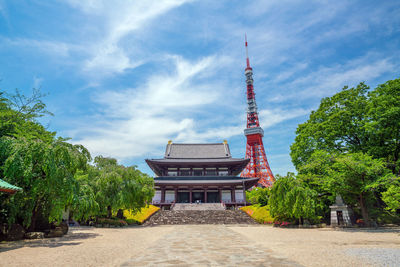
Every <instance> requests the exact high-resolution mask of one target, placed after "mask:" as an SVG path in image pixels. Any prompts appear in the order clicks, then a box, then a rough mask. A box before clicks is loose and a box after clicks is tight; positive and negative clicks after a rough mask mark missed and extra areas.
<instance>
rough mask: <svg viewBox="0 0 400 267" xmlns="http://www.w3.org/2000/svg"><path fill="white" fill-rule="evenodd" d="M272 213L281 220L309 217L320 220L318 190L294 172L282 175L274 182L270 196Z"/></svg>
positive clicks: (309, 218) (300, 221) (314, 220)
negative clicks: (307, 184)
mask: <svg viewBox="0 0 400 267" xmlns="http://www.w3.org/2000/svg"><path fill="white" fill-rule="evenodd" d="M269 207H270V213H271V215H272V216H273V217H276V218H277V219H279V220H291V221H294V220H298V222H299V224H302V222H303V220H305V219H307V220H310V221H312V222H318V216H317V213H316V210H317V202H316V192H315V191H313V190H311V189H310V188H308V187H307V186H305V185H304V184H302V183H301V182H300V181H299V180H297V179H296V177H295V176H294V174H292V173H288V175H287V176H284V177H280V178H279V179H277V181H276V182H275V183H274V185H273V187H272V189H271V191H270V198H269Z"/></svg>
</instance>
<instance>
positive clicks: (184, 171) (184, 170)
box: [179, 168, 190, 176]
mask: <svg viewBox="0 0 400 267" xmlns="http://www.w3.org/2000/svg"><path fill="white" fill-rule="evenodd" d="M179 175H180V176H190V168H180V169H179Z"/></svg>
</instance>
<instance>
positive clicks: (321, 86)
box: [271, 54, 399, 102]
mask: <svg viewBox="0 0 400 267" xmlns="http://www.w3.org/2000/svg"><path fill="white" fill-rule="evenodd" d="M375 56H376V55H374V56H372V55H370V54H367V55H366V56H364V57H361V58H358V59H355V60H350V61H348V62H346V63H344V64H335V65H333V66H330V67H327V66H323V67H320V68H318V69H317V70H315V71H309V72H308V74H305V75H304V76H300V77H298V78H295V79H293V80H292V81H290V82H288V83H287V84H286V85H285V87H286V88H288V91H287V92H286V93H285V94H278V95H275V96H274V97H272V98H271V101H273V102H283V101H287V100H291V99H297V100H304V99H310V98H321V97H325V96H329V95H331V94H333V93H335V92H337V91H338V90H340V89H341V88H343V86H345V85H348V86H350V87H352V86H356V85H357V84H358V83H360V82H362V81H366V82H367V83H368V82H371V81H373V80H374V79H376V78H378V77H380V76H382V75H384V74H385V73H390V72H393V71H394V70H396V69H398V67H399V64H398V63H395V62H393V59H392V58H383V59H375V58H374V57H375ZM289 90H290V91H289Z"/></svg>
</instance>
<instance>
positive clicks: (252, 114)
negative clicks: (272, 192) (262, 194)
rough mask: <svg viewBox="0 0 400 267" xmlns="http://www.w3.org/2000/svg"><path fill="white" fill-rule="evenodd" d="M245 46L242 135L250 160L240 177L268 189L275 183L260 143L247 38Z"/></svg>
mask: <svg viewBox="0 0 400 267" xmlns="http://www.w3.org/2000/svg"><path fill="white" fill-rule="evenodd" d="M245 45H246V63H247V67H246V69H245V71H244V74H245V75H246V84H247V127H246V129H245V130H244V135H245V136H246V138H247V144H246V159H250V162H249V164H247V167H246V168H245V169H244V170H243V172H242V174H241V176H242V177H249V178H250V177H251V178H255V177H257V178H259V181H258V184H259V185H260V186H264V187H270V186H272V184H273V183H274V182H275V178H274V175H273V174H272V171H271V169H270V167H269V164H268V160H267V156H266V155H265V149H264V144H263V141H262V138H263V136H264V130H263V129H262V128H261V127H260V121H259V119H258V111H257V104H256V97H255V93H254V87H253V69H252V68H251V67H250V60H249V52H248V48H247V37H245Z"/></svg>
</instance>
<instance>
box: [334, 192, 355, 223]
mask: <svg viewBox="0 0 400 267" xmlns="http://www.w3.org/2000/svg"><path fill="white" fill-rule="evenodd" d="M329 207H330V208H331V227H348V226H352V225H353V224H352V217H353V211H352V210H351V209H350V208H349V207H348V206H347V205H346V204H345V203H344V202H343V199H342V197H341V196H340V195H339V194H337V195H336V202H335V204H333V205H332V206H329Z"/></svg>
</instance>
